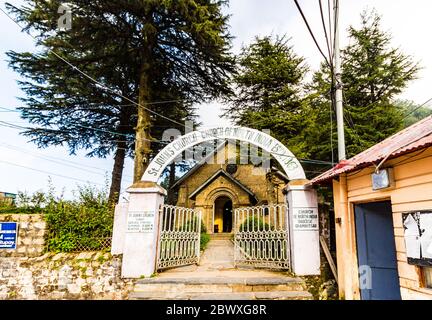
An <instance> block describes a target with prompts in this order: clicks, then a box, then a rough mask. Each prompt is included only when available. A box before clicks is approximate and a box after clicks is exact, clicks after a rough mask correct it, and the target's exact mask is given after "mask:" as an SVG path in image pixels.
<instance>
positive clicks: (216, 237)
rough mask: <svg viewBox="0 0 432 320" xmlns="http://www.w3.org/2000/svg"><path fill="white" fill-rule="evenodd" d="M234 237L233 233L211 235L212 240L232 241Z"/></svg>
mask: <svg viewBox="0 0 432 320" xmlns="http://www.w3.org/2000/svg"><path fill="white" fill-rule="evenodd" d="M232 237H233V234H232V233H212V234H210V240H231V239H232Z"/></svg>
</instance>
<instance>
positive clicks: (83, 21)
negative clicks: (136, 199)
mask: <svg viewBox="0 0 432 320" xmlns="http://www.w3.org/2000/svg"><path fill="white" fill-rule="evenodd" d="M61 4H64V1H61V0H52V1H39V0H25V1H24V4H23V5H20V6H14V5H13V4H9V3H8V4H6V8H7V10H8V11H9V13H10V14H11V15H12V16H14V17H15V18H16V19H17V20H18V21H20V23H21V24H22V25H23V26H25V28H26V30H28V31H31V34H32V36H33V37H35V38H36V40H37V46H38V51H37V53H31V52H15V51H9V52H7V56H8V57H9V64H10V66H11V68H12V69H13V70H15V71H16V72H18V73H19V74H20V75H21V76H22V79H23V80H22V81H20V82H19V85H20V87H21V89H22V90H23V92H24V94H25V95H24V97H22V99H21V100H22V101H23V102H24V106H23V107H21V108H19V109H20V111H21V116H22V118H24V119H26V120H27V121H29V122H31V123H32V124H33V125H32V126H31V127H32V129H27V130H26V131H24V132H23V134H24V135H25V136H27V137H29V139H30V140H31V141H32V142H34V143H36V144H37V145H38V147H43V148H45V147H48V146H51V145H66V146H68V148H69V151H70V153H72V154H73V153H76V152H77V151H78V150H80V149H84V150H87V151H88V153H87V155H88V156H97V157H107V156H108V155H110V154H112V153H115V160H116V163H115V166H114V169H113V182H112V184H113V185H112V186H113V187H112V190H111V193H110V198H113V197H118V193H119V191H120V182H121V174H122V168H123V162H124V159H125V157H126V156H128V155H129V156H133V155H134V154H135V155H136V152H135V153H134V151H136V150H135V147H136V145H139V144H140V143H141V142H142V141H143V140H138V141H137V140H135V137H134V134H135V133H142V132H143V131H144V132H145V136H143V138H145V139H149V140H152V139H153V138H156V139H161V138H162V132H163V131H164V130H165V129H166V128H177V129H182V125H178V124H174V123H173V122H172V121H169V120H167V118H171V119H174V120H175V121H177V122H178V123H183V122H184V120H193V119H195V109H194V107H193V106H192V104H193V103H196V102H201V101H203V100H206V99H209V98H211V97H217V96H219V95H220V94H221V93H225V92H227V91H228V89H227V84H226V82H227V78H228V75H229V73H230V72H231V71H232V69H233V58H232V57H231V54H230V52H229V49H230V42H231V36H230V35H229V33H228V31H227V30H228V29H227V21H228V16H226V15H224V14H223V13H222V10H221V9H222V6H223V5H225V4H226V1H221V0H217V1H213V0H177V1H171V0H163V1H153V0H147V1H138V0H133V1H124V0H121V1H97V3H96V4H95V3H94V2H92V1H87V0H70V1H68V2H67V5H68V7H70V8H71V11H72V18H73V20H72V28H71V29H70V30H59V28H58V24H57V21H58V19H59V17H60V15H61V14H59V13H58V8H59V7H60V5H61ZM51 51H53V52H55V54H54V53H52V52H51ZM58 55H60V56H61V57H62V58H64V59H66V60H67V61H69V62H71V63H72V64H73V65H74V66H76V67H78V68H79V69H80V70H82V71H84V72H85V73H86V74H88V75H89V77H91V78H93V79H95V80H96V81H98V82H99V84H102V85H104V86H107V87H109V88H110V90H107V89H104V88H103V87H102V86H101V85H97V84H95V83H94V82H92V81H90V80H89V79H88V78H87V77H85V76H83V75H82V74H81V73H80V72H77V70H75V69H74V68H71V67H70V66H68V65H67V64H66V63H65V62H64V61H63V60H62V59H59V57H58ZM124 97H126V98H124ZM131 101H136V102H139V103H140V104H142V105H143V106H144V105H146V108H145V109H144V108H142V110H141V111H142V112H141V114H140V118H141V119H142V118H146V120H145V123H144V124H143V125H142V124H141V123H140V124H139V125H138V123H137V119H138V112H137V110H138V108H137V107H136V106H135V105H133V104H131ZM155 101H157V102H158V103H156V104H153V103H152V102H155ZM161 101H169V102H166V103H161ZM148 109H151V110H150V111H148ZM156 113H159V114H162V115H163V116H162V117H157V116H155V114H156ZM150 131H151V132H150ZM119 137H121V138H119ZM163 146H164V144H161V143H158V142H154V143H153V142H152V143H151V146H150V145H149V146H145V147H144V148H143V147H142V146H139V147H140V148H141V149H140V150H139V154H141V152H142V153H143V154H145V156H146V157H147V159H146V160H148V158H149V157H152V156H154V155H155V153H156V152H158V151H159V150H160V149H161V148H162V147H163ZM115 194H117V196H115Z"/></svg>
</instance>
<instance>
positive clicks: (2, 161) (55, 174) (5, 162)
mask: <svg viewBox="0 0 432 320" xmlns="http://www.w3.org/2000/svg"><path fill="white" fill-rule="evenodd" d="M0 163H4V164H7V165H10V166H15V167H20V168H24V169H28V170H33V171H37V172H41V173H45V174H48V175H52V176H56V177H60V178H65V179H70V180H75V181H79V182H84V183H89V182H91V183H93V184H96V185H100V186H105V185H103V184H101V183H98V182H94V181H89V180H82V179H78V178H73V177H69V176H65V175H62V174H58V173H53V172H49V171H45V170H40V169H35V168H32V167H27V166H23V165H20V164H17V163H12V162H9V161H4V160H0Z"/></svg>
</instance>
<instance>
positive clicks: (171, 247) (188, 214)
mask: <svg viewBox="0 0 432 320" xmlns="http://www.w3.org/2000/svg"><path fill="white" fill-rule="evenodd" d="M200 233H201V212H200V211H197V210H194V209H189V208H182V207H176V206H170V205H162V206H161V208H160V213H159V239H158V251H157V252H158V257H157V264H156V269H157V270H160V269H166V268H172V267H178V266H184V265H188V264H194V263H198V262H199V257H200Z"/></svg>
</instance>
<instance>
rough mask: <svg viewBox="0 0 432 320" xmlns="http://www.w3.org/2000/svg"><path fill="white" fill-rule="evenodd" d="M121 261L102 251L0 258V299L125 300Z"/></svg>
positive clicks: (126, 290) (127, 288) (129, 287)
mask: <svg viewBox="0 0 432 320" xmlns="http://www.w3.org/2000/svg"><path fill="white" fill-rule="evenodd" d="M120 267H121V259H120V257H118V256H114V257H113V256H111V255H110V254H109V253H102V252H82V253H58V254H54V253H46V254H44V255H42V256H40V257H32V258H22V257H19V258H0V299H3V300H5V299H40V300H41V299H43V300H47V299H48V300H50V299H97V300H101V299H115V300H119V299H127V297H128V294H129V292H130V291H131V290H132V289H133V285H134V282H133V280H131V279H121V275H120Z"/></svg>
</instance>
